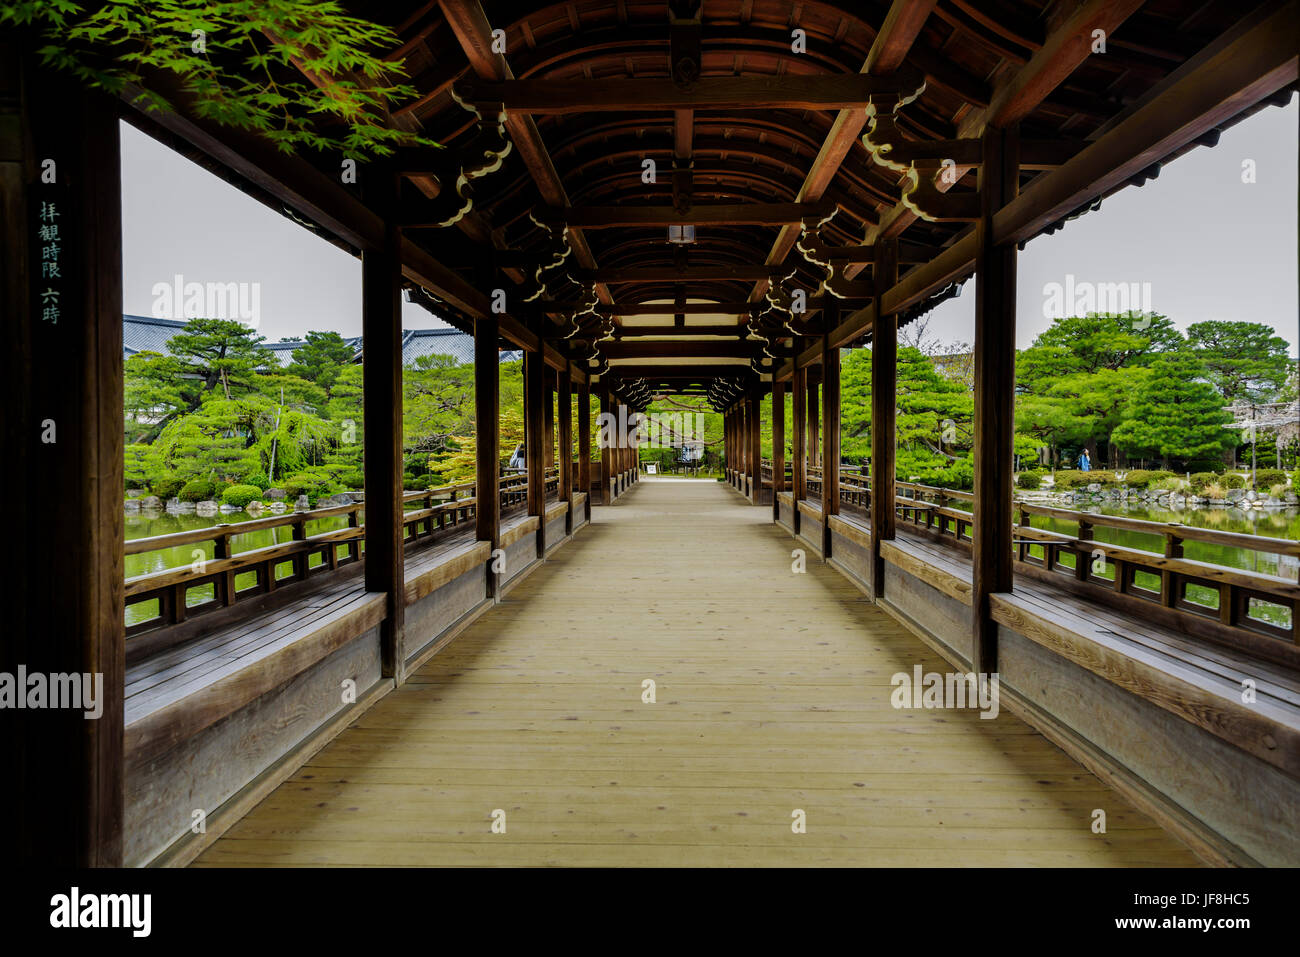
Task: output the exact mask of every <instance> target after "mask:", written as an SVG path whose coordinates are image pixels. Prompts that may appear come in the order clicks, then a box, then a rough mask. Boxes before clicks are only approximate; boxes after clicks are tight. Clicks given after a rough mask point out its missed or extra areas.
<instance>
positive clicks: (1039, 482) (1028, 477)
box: [1016, 472, 1043, 489]
mask: <svg viewBox="0 0 1300 957" xmlns="http://www.w3.org/2000/svg"><path fill="white" fill-rule="evenodd" d="M1016 485H1017V486H1018V487H1019V488H1023V489H1036V488H1042V486H1043V473H1042V472H1021V473H1020V474H1019V475H1017V476H1016Z"/></svg>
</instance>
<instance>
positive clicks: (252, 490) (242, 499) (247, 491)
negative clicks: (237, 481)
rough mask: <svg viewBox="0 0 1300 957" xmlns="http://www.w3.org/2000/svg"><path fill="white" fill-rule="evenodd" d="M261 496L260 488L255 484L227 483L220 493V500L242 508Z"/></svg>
mask: <svg viewBox="0 0 1300 957" xmlns="http://www.w3.org/2000/svg"><path fill="white" fill-rule="evenodd" d="M261 497H262V490H261V489H260V488H258V487H257V486H256V485H227V486H226V489H225V491H223V492H222V493H221V501H223V502H225V503H226V504H227V505H234V506H235V507H236V508H243V507H244V506H246V505H247V504H248V503H249V502H256V501H257V500H258V499H260V498H261Z"/></svg>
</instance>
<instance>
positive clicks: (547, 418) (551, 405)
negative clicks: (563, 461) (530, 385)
mask: <svg viewBox="0 0 1300 957" xmlns="http://www.w3.org/2000/svg"><path fill="white" fill-rule="evenodd" d="M544 374H545V378H546V401H545V403H544V404H543V405H542V417H543V418H542V421H543V424H544V427H543V436H542V441H543V443H544V445H545V458H546V467H547V468H548V469H549V468H554V467H555V385H554V379H555V372H554V370H552V369H551V368H550V367H549V366H547V367H545V372H544Z"/></svg>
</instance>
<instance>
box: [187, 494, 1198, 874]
mask: <svg viewBox="0 0 1300 957" xmlns="http://www.w3.org/2000/svg"><path fill="white" fill-rule="evenodd" d="M795 547H797V543H796V542H794V541H793V540H792V539H791V538H790V537H789V536H788V534H786V533H785V532H784V531H782V530H781V529H779V527H777V526H775V525H773V524H772V522H771V510H770V508H754V507H751V506H748V505H746V504H744V501H743V499H742V498H741V497H740V496H739V495H737V494H736V493H735V492H734V491H732V490H731V489H729V488H727V487H726V486H725V485H723V484H721V483H715V482H706V481H691V480H659V481H656V480H653V479H646V480H643V481H642V482H641V483H640V484H639V485H637V486H635V487H634V488H633V489H632V490H631V491H630V492H629V494H628V495H627V496H626V497H625V498H623V499H621V500H620V501H619V502H618V503H616V504H615V505H613V506H610V507H607V508H599V507H598V508H596V509H595V510H594V516H593V524H592V525H591V526H590V527H589V528H587V529H584V530H583V531H581V532H580V533H579V534H578V536H577V537H576V538H575V539H574V540H573V541H572V542H570V543H569V544H567V545H565V546H564V548H562V549H560V550H559V551H558V552H556V553H555V555H554V556H553V557H552V558H551V559H549V560H548V561H547V562H546V564H545V565H543V566H542V567H541V568H539V569H538V570H537V571H535V572H534V573H533V574H532V576H531V577H529V578H528V579H526V580H525V581H524V582H522V583H521V584H520V585H518V586H517V587H516V588H515V589H514V590H513V591H512V592H511V593H510V594H509V596H508V598H507V600H506V601H504V602H502V603H501V604H500V605H499V606H497V607H496V608H495V609H493V610H491V611H489V612H488V613H487V614H485V615H484V616H483V617H482V618H480V619H479V620H478V621H477V622H476V623H474V624H473V625H472V626H471V627H470V628H469V629H467V630H466V631H465V633H464V634H463V635H461V636H460V637H459V638H457V639H456V640H455V642H453V643H452V644H451V645H450V646H448V648H447V649H446V650H445V651H443V652H441V653H439V654H438V655H436V656H435V657H434V658H433V659H432V660H431V661H430V662H429V663H428V664H427V665H425V666H424V667H423V668H422V669H421V670H420V671H419V672H418V673H417V674H416V675H414V676H413V677H412V678H411V680H410V681H409V682H408V683H407V684H405V685H404V686H403V687H401V688H400V689H398V690H397V691H395V692H393V693H391V694H389V695H388V696H387V697H386V698H384V699H383V700H382V701H380V702H379V703H378V704H377V705H376V706H375V707H373V708H372V709H371V710H370V711H368V712H367V713H366V714H364V715H362V716H361V717H360V718H359V719H358V720H357V721H356V722H355V723H354V724H353V725H352V726H351V727H350V728H349V729H348V730H346V731H345V732H343V733H342V734H341V735H340V736H339V737H338V738H337V739H335V741H334V742H332V743H331V744H330V745H329V746H327V747H326V748H324V749H323V750H322V751H321V752H319V753H318V754H317V755H316V756H315V757H314V758H313V759H312V760H311V762H310V764H308V765H307V766H305V767H303V768H302V769H301V770H300V771H299V772H298V773H297V774H295V775H294V776H293V777H292V778H290V779H289V780H288V781H286V782H285V783H284V784H283V785H281V786H280V787H279V788H278V789H276V790H275V791H274V792H273V793H272V794H271V795H270V796H268V797H267V798H266V800H264V801H263V802H262V803H261V804H260V805H258V806H257V807H256V808H255V809H254V810H253V811H252V812H251V813H250V814H249V815H248V816H247V817H245V818H244V819H243V820H242V821H240V822H239V823H238V824H236V825H235V826H234V827H233V828H232V829H231V830H230V831H229V832H227V834H226V835H225V836H224V837H222V838H221V839H220V840H219V841H217V842H216V843H215V844H214V845H213V846H212V847H211V848H209V849H208V850H207V851H206V852H205V853H204V854H203V855H202V856H201V857H200V858H199V860H198V861H197V862H196V865H197V866H221V865H254V866H263V865H597V866H621V865H633V866H636V865H641V866H650V865H686V866H697V865H702V866H707V865H795V866H800V865H809V866H811V865H878V866H961V865H1044V866H1110V865H1172V866H1178V865H1192V864H1195V863H1196V860H1195V858H1194V857H1193V856H1192V855H1191V853H1190V852H1188V851H1187V850H1185V849H1184V848H1183V847H1182V845H1180V844H1178V843H1177V842H1176V841H1175V840H1174V839H1173V838H1171V837H1169V836H1168V835H1167V834H1166V833H1165V832H1163V831H1162V830H1160V829H1159V828H1158V827H1157V826H1156V825H1155V824H1154V823H1153V822H1152V821H1151V820H1150V819H1148V818H1147V817H1146V816H1144V815H1142V814H1139V813H1138V812H1136V811H1135V810H1133V809H1132V808H1131V807H1130V806H1128V805H1127V804H1126V803H1125V802H1124V801H1123V799H1121V798H1120V797H1119V796H1118V795H1116V794H1115V793H1114V792H1112V791H1110V790H1108V789H1107V788H1106V787H1105V786H1104V785H1102V784H1101V783H1100V782H1099V781H1098V780H1097V779H1096V778H1095V777H1093V776H1092V775H1091V774H1089V773H1088V772H1087V771H1085V770H1084V769H1083V768H1081V767H1080V766H1079V765H1078V764H1076V763H1075V762H1074V761H1072V760H1071V759H1070V758H1069V757H1067V756H1066V755H1065V754H1064V753H1063V752H1062V751H1060V750H1059V749H1058V748H1056V747H1055V746H1054V745H1052V744H1051V743H1050V742H1048V741H1047V740H1046V739H1044V738H1043V737H1041V736H1040V735H1038V734H1037V733H1036V732H1034V731H1033V730H1031V729H1030V728H1029V727H1028V726H1026V725H1025V724H1023V723H1022V722H1021V721H1019V720H1018V719H1017V718H1015V717H1013V716H1012V715H1010V714H1009V713H1008V712H1006V711H1003V712H1002V713H1001V714H1000V715H999V717H997V718H996V719H995V720H982V719H980V717H979V714H978V712H976V711H955V710H948V711H942V710H931V711H925V710H895V709H894V708H893V707H892V706H891V704H890V694H891V691H892V690H893V689H892V687H891V684H890V677H891V676H892V675H893V674H895V673H896V672H900V671H902V672H908V673H910V672H911V670H912V667H913V665H916V664H919V665H921V666H922V669H923V670H924V671H939V672H945V671H947V670H948V669H947V667H946V665H945V664H944V662H943V661H942V660H941V659H940V658H938V657H937V656H936V655H934V654H933V653H932V652H931V651H929V649H928V648H926V646H925V645H923V644H922V643H921V642H920V641H919V640H918V639H916V638H915V637H914V636H912V635H911V634H910V633H908V632H907V631H905V630H904V629H903V628H902V627H901V626H899V625H898V624H896V623H895V622H894V620H893V619H891V618H889V617H887V616H886V615H884V614H883V613H881V612H879V611H878V610H877V609H876V608H875V607H874V606H872V605H871V604H870V603H869V602H867V601H866V600H865V599H864V598H863V597H862V596H861V594H860V593H859V592H858V591H857V590H856V589H855V588H854V587H853V586H852V585H850V584H849V583H848V582H847V581H846V580H845V579H844V578H843V577H841V576H840V575H839V574H838V573H837V572H835V571H834V570H833V569H831V568H829V567H827V566H825V565H822V564H820V563H818V562H817V561H816V560H815V559H813V558H812V556H811V555H809V562H808V565H807V572H806V573H805V574H795V573H793V572H792V570H791V562H792V559H791V551H792V549H793V548H795ZM646 679H652V680H653V681H654V682H655V683H656V701H655V703H653V704H649V703H643V702H642V694H643V691H642V687H643V685H642V683H643V681H645V680H646ZM1095 808H1101V809H1104V810H1105V811H1106V815H1107V821H1106V823H1107V832H1106V833H1105V834H1094V833H1093V832H1092V829H1091V824H1092V812H1093V809H1095ZM498 809H499V810H501V811H504V812H505V824H506V829H505V833H493V831H492V814H493V812H494V811H495V810H498ZM796 809H798V810H802V811H804V812H805V813H806V820H807V830H806V833H803V834H796V833H794V832H793V831H792V829H791V822H792V813H793V812H794V811H795V810H796Z"/></svg>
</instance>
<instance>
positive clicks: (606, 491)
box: [599, 382, 618, 505]
mask: <svg viewBox="0 0 1300 957" xmlns="http://www.w3.org/2000/svg"><path fill="white" fill-rule="evenodd" d="M613 407H614V406H613V403H612V402H611V401H610V396H609V387H608V386H607V385H605V383H604V382H602V383H601V384H600V422H599V427H600V433H599V439H600V501H601V504H603V505H608V504H610V503H611V502H613V501H614V488H613V484H614V443H615V436H614V433H615V432H617V431H618V428H617V426H616V425H615V426H613V427H611V426H610V424H609V422H610V417H611V416H612V415H613V412H612V411H611V410H612V409H613Z"/></svg>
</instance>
